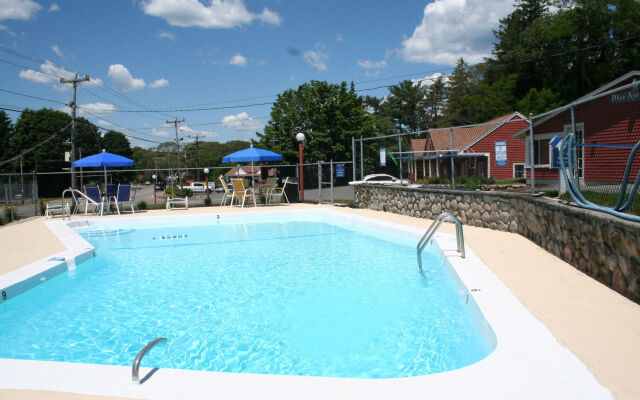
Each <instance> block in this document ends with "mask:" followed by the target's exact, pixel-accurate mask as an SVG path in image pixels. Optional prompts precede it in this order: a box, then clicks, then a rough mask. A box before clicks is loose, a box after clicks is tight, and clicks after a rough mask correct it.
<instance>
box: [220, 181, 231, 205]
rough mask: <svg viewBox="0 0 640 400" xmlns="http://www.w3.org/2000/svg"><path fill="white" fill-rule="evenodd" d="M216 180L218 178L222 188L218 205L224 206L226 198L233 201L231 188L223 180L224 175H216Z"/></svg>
mask: <svg viewBox="0 0 640 400" xmlns="http://www.w3.org/2000/svg"><path fill="white" fill-rule="evenodd" d="M218 180H220V185H222V188H223V189H224V194H223V195H222V201H220V206H224V205H225V203H226V202H227V199H229V200H230V201H233V190H231V189H229V185H227V182H225V180H224V177H223V176H222V175H220V176H219V177H218Z"/></svg>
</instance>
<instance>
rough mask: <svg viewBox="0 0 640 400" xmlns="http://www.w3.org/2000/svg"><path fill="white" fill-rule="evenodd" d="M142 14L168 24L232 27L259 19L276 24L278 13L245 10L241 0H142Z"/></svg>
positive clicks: (279, 19)
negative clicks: (160, 19) (202, 0)
mask: <svg viewBox="0 0 640 400" xmlns="http://www.w3.org/2000/svg"><path fill="white" fill-rule="evenodd" d="M142 9H143V11H144V12H145V13H146V14H149V15H153V16H156V17H160V18H164V19H165V20H166V21H167V22H168V23H169V25H172V26H182V27H189V26H198V27H201V28H236V27H239V26H242V25H246V24H249V23H251V22H252V21H254V20H260V21H263V22H266V23H269V24H274V25H280V23H281V22H282V20H281V18H280V16H279V15H278V14H277V13H275V12H273V11H271V10H269V9H267V8H265V9H264V10H263V11H262V13H261V14H255V13H252V12H250V11H249V10H247V8H246V7H245V5H244V2H243V0H210V1H209V2H208V5H205V4H203V3H201V2H200V1H198V0H182V1H176V0H146V1H144V2H143V3H142Z"/></svg>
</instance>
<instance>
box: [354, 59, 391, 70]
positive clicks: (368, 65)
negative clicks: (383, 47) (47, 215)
mask: <svg viewBox="0 0 640 400" xmlns="http://www.w3.org/2000/svg"><path fill="white" fill-rule="evenodd" d="M358 65H359V66H361V67H362V68H365V69H381V68H384V67H386V66H387V62H386V61H384V60H383V61H369V60H358Z"/></svg>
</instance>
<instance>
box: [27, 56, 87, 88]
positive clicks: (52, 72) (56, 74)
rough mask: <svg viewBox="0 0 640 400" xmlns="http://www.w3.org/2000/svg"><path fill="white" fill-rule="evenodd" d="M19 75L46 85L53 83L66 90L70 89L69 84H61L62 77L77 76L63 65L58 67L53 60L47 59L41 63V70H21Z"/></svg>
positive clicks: (70, 77)
mask: <svg viewBox="0 0 640 400" xmlns="http://www.w3.org/2000/svg"><path fill="white" fill-rule="evenodd" d="M18 76H20V78H22V79H27V80H29V81H31V82H36V83H42V84H45V85H48V84H53V88H54V89H56V90H60V91H64V90H68V89H69V85H66V86H65V85H63V84H61V83H60V78H64V79H73V78H74V77H75V73H74V72H72V71H69V70H66V69H64V68H62V67H57V66H55V65H53V64H52V63H51V61H48V60H45V62H44V63H42V64H40V71H36V70H33V69H26V70H22V71H20V72H19V73H18Z"/></svg>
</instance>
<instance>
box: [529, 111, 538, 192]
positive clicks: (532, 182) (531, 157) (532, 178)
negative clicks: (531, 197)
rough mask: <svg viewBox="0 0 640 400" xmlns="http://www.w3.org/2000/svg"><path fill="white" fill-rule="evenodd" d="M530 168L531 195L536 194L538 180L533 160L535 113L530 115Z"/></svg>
mask: <svg viewBox="0 0 640 400" xmlns="http://www.w3.org/2000/svg"><path fill="white" fill-rule="evenodd" d="M529 138H530V140H529V144H530V146H529V167H530V171H531V172H530V174H531V194H533V193H534V192H535V189H536V179H535V173H534V168H533V163H534V162H535V160H534V159H533V143H534V142H533V113H529Z"/></svg>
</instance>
